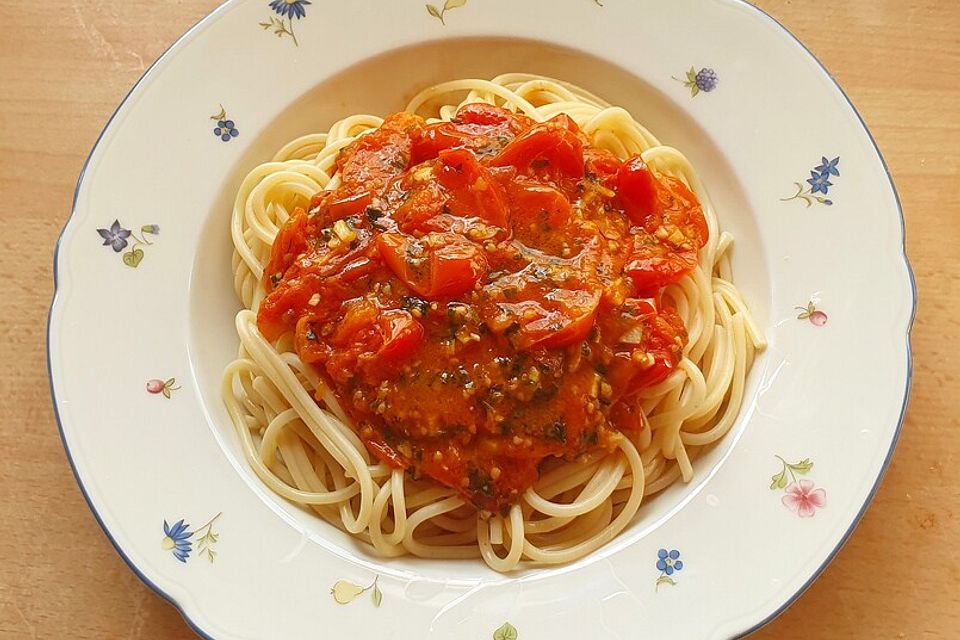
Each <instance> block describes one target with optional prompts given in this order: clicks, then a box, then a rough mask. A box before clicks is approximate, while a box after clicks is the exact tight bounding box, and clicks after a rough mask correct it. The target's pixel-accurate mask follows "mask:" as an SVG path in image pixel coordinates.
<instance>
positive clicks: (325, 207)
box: [316, 191, 373, 226]
mask: <svg viewBox="0 0 960 640" xmlns="http://www.w3.org/2000/svg"><path fill="white" fill-rule="evenodd" d="M372 203H373V195H372V194H371V193H370V192H369V191H362V192H360V193H357V194H352V195H348V196H344V195H342V194H341V193H340V192H338V191H328V192H326V195H325V196H324V197H323V198H322V199H321V200H320V201H319V202H318V203H317V204H316V210H317V218H316V220H317V224H319V225H321V226H326V225H330V224H333V223H334V222H336V221H337V220H343V219H344V218H348V217H350V216H355V215H358V214H361V213H363V212H364V211H366V209H367V207H369V206H370V205H371V204H372Z"/></svg>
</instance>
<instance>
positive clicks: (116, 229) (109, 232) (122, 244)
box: [97, 219, 160, 269]
mask: <svg viewBox="0 0 960 640" xmlns="http://www.w3.org/2000/svg"><path fill="white" fill-rule="evenodd" d="M97 233H98V234H100V237H101V238H103V246H105V247H110V248H111V249H113V251H114V253H120V252H121V251H123V250H124V249H126V248H127V247H128V246H130V250H129V251H126V252H124V253H123V255H122V256H120V259H121V260H122V261H123V264H125V265H127V266H128V267H131V268H133V269H136V268H137V267H139V266H140V262H141V261H142V260H143V249H142V248H141V247H148V246H150V245H152V244H153V243H152V242H150V240H149V239H148V237H147V236H151V235H153V236H157V235H160V225H156V224H145V225H143V226H142V227H140V234H141V235H140V236H138V235H137V234H135V233H134V232H133V231H131V230H130V229H125V228H124V227H123V226H122V225H121V224H120V220H119V219H118V220H114V221H113V224H112V225H110V227H109V228H108V229H97ZM131 239H132V241H133V245H132V246H131V245H130V242H131Z"/></svg>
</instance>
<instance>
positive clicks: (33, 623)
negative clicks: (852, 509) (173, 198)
mask: <svg viewBox="0 0 960 640" xmlns="http://www.w3.org/2000/svg"><path fill="white" fill-rule="evenodd" d="M609 1H612V2H616V1H623V0H609ZM757 4H758V5H759V6H760V7H762V8H763V9H765V10H766V11H767V12H769V13H770V14H772V15H773V16H774V17H776V18H777V19H778V20H780V22H782V23H783V24H784V25H785V26H787V28H789V29H790V30H791V31H792V32H793V33H794V34H796V35H797V36H798V37H799V38H800V39H801V40H802V41H803V42H804V43H805V44H806V45H807V46H808V47H809V48H810V49H811V50H812V51H813V52H814V54H815V55H816V56H817V57H818V58H819V59H820V60H821V61H822V62H823V63H824V64H825V65H826V67H827V68H828V69H830V71H831V72H832V73H833V74H834V76H835V77H836V78H837V80H838V81H839V82H840V84H841V85H842V86H843V87H844V89H845V90H846V91H847V93H848V94H849V96H850V98H851V99H852V100H853V102H854V104H855V105H856V106H857V108H858V110H859V111H860V113H861V114H862V116H863V117H864V119H865V120H866V122H867V123H868V125H869V126H870V129H871V131H872V132H873V134H874V136H875V137H876V139H877V142H878V144H879V145H880V148H881V150H882V151H883V153H884V155H885V156H886V159H887V162H888V164H889V165H890V170H891V172H892V173H893V176H894V179H895V181H896V185H897V187H898V189H899V192H900V196H901V198H902V200H903V208H904V212H905V216H906V228H907V247H908V253H909V255H910V259H911V261H912V263H913V268H914V271H915V272H916V279H917V285H918V287H919V292H920V307H919V311H918V314H917V319H916V324H915V326H914V330H913V349H914V379H913V393H912V397H911V401H910V407H909V411H908V413H907V420H906V425H905V427H904V429H903V436H902V438H901V440H900V445H899V447H898V449H897V453H896V455H895V456H894V458H893V462H892V464H891V466H890V470H889V471H888V473H887V476H886V479H885V480H884V482H883V485H882V487H881V489H880V491H879V493H878V494H877V497H876V499H875V500H874V502H873V505H872V506H871V507H870V509H869V510H868V511H867V514H866V516H865V517H864V519H863V521H862V523H861V524H860V526H859V528H858V529H857V530H856V532H855V533H854V535H853V536H852V537H851V539H850V541H849V542H848V543H847V545H846V548H844V550H843V551H842V553H840V554H839V556H838V557H837V559H836V560H835V561H834V562H833V563H832V564H831V565H830V567H829V568H827V570H826V571H825V572H824V574H823V575H822V577H821V578H820V579H819V580H818V581H817V582H816V583H815V584H814V585H813V586H812V587H811V588H810V589H809V591H808V592H807V593H806V594H805V595H803V596H802V597H801V598H800V600H799V601H798V602H797V603H796V604H794V605H793V606H792V607H791V608H790V609H789V610H788V611H787V612H786V613H784V614H783V615H782V616H780V618H778V619H777V620H776V621H774V622H773V623H772V624H770V625H769V626H767V627H766V628H765V629H763V630H761V631H759V632H758V633H756V634H755V636H753V637H755V638H759V639H768V638H769V639H774V638H776V639H777V640H792V639H798V640H799V639H801V638H803V639H805V640H809V639H813V638H870V639H874V638H958V637H960V552H958V550H957V549H958V545H960V485H958V483H957V478H958V475H955V474H957V473H958V472H960V469H958V467H960V458H958V452H960V418H958V416H960V384H958V378H960V364H958V363H960V358H958V357H957V356H958V352H960V321H958V318H960V247H958V242H960V107H958V105H960V3H958V2H954V1H953V0H939V1H936V0H923V1H911V2H906V1H904V0H834V1H832V2H830V1H828V2H816V3H814V2H808V1H803V0H793V1H791V0H762V1H760V2H757ZM215 5H216V0H175V1H174V0H169V1H166V0H165V1H161V2H157V1H155V0H127V1H126V2H111V1H107V2H102V1H98V0H72V1H71V2H67V1H65V0H45V1H43V2H25V1H22V0H0V34H2V35H0V195H2V200H0V202H2V206H0V220H2V222H3V231H2V233H0V245H2V251H0V294H2V300H3V304H2V307H0V314H2V315H0V318H2V319H0V363H2V365H3V366H2V367H0V443H2V447H3V450H4V451H3V454H2V455H0V496H2V500H0V637H2V638H61V637H68V636H69V637H72V638H98V639H100V638H110V639H112V638H121V637H122V638H158V639H163V640H167V639H174V638H191V637H195V636H194V635H193V633H192V632H191V631H190V629H189V628H188V627H187V626H186V624H185V623H184V622H183V620H182V619H181V618H180V616H179V615H178V613H177V612H176V611H175V610H174V609H173V607H171V606H170V605H168V604H167V603H166V602H165V601H163V600H162V599H161V598H160V597H158V596H157V595H155V594H154V593H153V592H152V591H150V589H148V588H147V587H146V586H144V585H143V584H142V583H141V582H140V581H139V580H138V579H137V578H136V577H135V576H134V574H133V573H132V572H131V571H130V569H128V568H127V566H126V565H125V564H124V563H123V561H122V560H121V559H120V557H119V556H118V555H117V554H116V553H115V552H114V550H113V548H112V547H111V545H110V543H109V542H108V541H107V538H106V537H105V536H104V535H103V532H102V531H101V530H100V528H99V527H98V525H97V524H96V522H95V521H94V519H93V517H92V515H91V514H90V511H89V509H88V508H87V505H86V503H85V502H84V500H83V497H82V496H81V495H80V492H79V490H78V488H77V485H76V483H75V481H74V478H73V475H72V473H71V471H70V468H69V466H68V464H67V460H66V457H65V455H64V451H63V447H62V445H61V442H60V437H59V435H58V433H57V426H56V423H55V421H54V417H53V412H52V409H51V403H50V396H49V388H48V384H47V367H46V353H45V350H46V347H45V340H44V336H45V326H46V320H47V310H48V305H49V303H50V298H51V295H52V293H53V280H52V274H51V267H52V254H53V248H54V244H55V242H56V239H57V235H58V234H59V232H60V229H61V227H62V226H63V224H64V222H65V221H66V219H67V216H68V214H69V212H70V204H71V199H72V196H73V190H74V185H75V183H76V180H77V175H78V174H79V172H80V169H81V167H82V165H83V162H84V159H85V158H86V156H87V153H88V152H89V150H90V148H91V147H92V145H93V143H94V141H95V140H96V138H97V135H98V134H99V133H100V130H101V129H102V128H103V126H104V124H105V123H106V121H107V118H109V116H110V114H111V113H112V112H113V110H114V108H115V107H116V105H117V104H118V103H119V102H120V100H122V99H123V97H124V96H125V95H126V92H127V90H128V89H129V88H130V86H131V85H132V84H133V83H134V82H135V81H136V80H137V78H139V77H140V75H141V74H142V73H143V72H144V70H145V69H146V67H147V66H149V64H150V63H151V62H152V61H153V60H155V59H156V58H157V57H158V56H159V55H160V54H161V53H162V52H163V51H164V50H165V49H166V47H167V46H168V45H169V44H170V43H172V42H173V41H174V40H175V39H176V38H177V37H178V36H179V35H180V34H181V33H183V32H184V31H185V30H186V29H187V28H188V27H190V26H191V25H193V24H194V23H195V22H196V21H197V20H199V19H200V18H201V17H203V16H204V15H205V14H206V13H207V12H209V11H210V10H212V9H213V8H214V6H215ZM851 250H855V248H852V249H851Z"/></svg>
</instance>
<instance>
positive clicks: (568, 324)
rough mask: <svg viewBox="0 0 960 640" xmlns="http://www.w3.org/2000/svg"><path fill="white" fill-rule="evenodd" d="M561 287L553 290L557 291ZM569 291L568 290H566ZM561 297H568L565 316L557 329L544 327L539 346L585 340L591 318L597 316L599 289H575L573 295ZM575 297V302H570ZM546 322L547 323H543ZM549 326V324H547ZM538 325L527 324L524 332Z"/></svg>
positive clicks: (591, 323)
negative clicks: (543, 334)
mask: <svg viewBox="0 0 960 640" xmlns="http://www.w3.org/2000/svg"><path fill="white" fill-rule="evenodd" d="M560 291H563V290H562V289H561V290H559V291H557V292H553V293H559V292H560ZM567 293H570V292H567ZM562 298H568V300H569V301H568V302H567V303H566V309H565V311H566V313H567V316H566V318H565V319H564V322H563V324H562V326H561V327H560V328H559V329H556V330H552V329H549V328H548V329H546V330H545V333H546V335H545V336H544V337H543V338H541V339H540V340H539V342H538V344H539V346H541V347H565V346H567V345H570V344H576V343H578V342H582V341H583V340H586V338H587V335H588V334H589V333H590V329H592V328H593V320H594V318H596V316H597V307H598V306H599V305H600V292H599V291H576V292H574V295H573V296H569V295H564V296H562ZM573 299H575V300H576V303H572V304H571V302H572V300H573ZM544 324H547V323H544ZM547 327H549V324H547ZM537 328H538V327H531V326H530V325H527V326H526V327H524V329H523V330H524V331H525V332H526V333H528V334H529V333H534V332H535V331H536V329H537Z"/></svg>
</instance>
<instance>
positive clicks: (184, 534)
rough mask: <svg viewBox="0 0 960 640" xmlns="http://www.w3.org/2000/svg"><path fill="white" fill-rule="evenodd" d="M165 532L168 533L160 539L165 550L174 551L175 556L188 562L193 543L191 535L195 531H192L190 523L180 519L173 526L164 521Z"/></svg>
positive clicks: (181, 560)
mask: <svg viewBox="0 0 960 640" xmlns="http://www.w3.org/2000/svg"><path fill="white" fill-rule="evenodd" d="M163 532H164V533H165V534H166V535H165V536H164V537H163V540H161V541H160V548H161V549H163V550H164V551H173V557H175V558H176V559H177V560H179V561H180V562H186V561H187V558H189V557H190V549H191V547H192V546H193V543H192V542H190V537H191V536H193V532H192V531H190V525H188V524H186V523H184V521H183V520H182V519H181V520H178V521H177V522H176V523H175V524H174V525H173V526H172V527H171V526H170V525H168V524H167V521H166V520H164V521H163Z"/></svg>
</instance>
